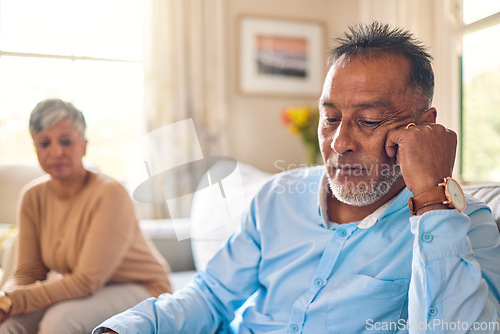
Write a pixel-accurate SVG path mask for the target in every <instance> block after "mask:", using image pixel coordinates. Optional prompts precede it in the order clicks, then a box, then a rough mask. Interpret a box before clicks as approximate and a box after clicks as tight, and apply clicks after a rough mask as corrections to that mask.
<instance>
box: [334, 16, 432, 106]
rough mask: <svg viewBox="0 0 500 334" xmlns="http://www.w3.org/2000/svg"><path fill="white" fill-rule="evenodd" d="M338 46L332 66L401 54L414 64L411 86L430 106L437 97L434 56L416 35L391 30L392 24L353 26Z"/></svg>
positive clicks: (410, 80) (375, 23)
mask: <svg viewBox="0 0 500 334" xmlns="http://www.w3.org/2000/svg"><path fill="white" fill-rule="evenodd" d="M335 42H336V44H337V45H336V46H335V47H334V48H332V49H331V50H330V51H329V54H328V64H329V65H332V64H333V63H335V62H336V61H337V60H339V59H340V58H341V57H344V59H343V61H344V62H348V61H349V60H350V59H351V58H354V57H364V58H367V59H369V58H370V57H377V56H381V55H387V54H399V55H402V56H403V57H405V58H406V59H407V60H408V62H409V64H410V77H409V78H408V79H409V82H408V85H409V86H410V87H412V86H413V87H415V88H416V89H417V92H419V93H421V94H422V95H423V96H425V97H426V98H428V101H429V107H430V104H431V102H432V98H433V95H434V72H433V70H432V66H431V61H432V56H431V55H430V54H429V53H428V52H427V48H426V47H425V46H423V44H422V42H421V41H420V40H418V39H416V38H414V37H413V34H411V33H410V32H408V31H407V30H403V29H401V28H391V27H390V26H389V25H388V24H381V23H380V22H377V21H375V22H372V23H370V24H358V25H355V26H351V27H349V31H347V32H346V33H345V35H344V37H339V38H336V39H335Z"/></svg>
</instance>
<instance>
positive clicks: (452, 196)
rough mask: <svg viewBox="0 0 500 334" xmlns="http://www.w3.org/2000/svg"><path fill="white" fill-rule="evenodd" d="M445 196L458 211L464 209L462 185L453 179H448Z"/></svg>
mask: <svg viewBox="0 0 500 334" xmlns="http://www.w3.org/2000/svg"><path fill="white" fill-rule="evenodd" d="M446 189H447V196H448V197H449V200H450V201H451V203H453V206H454V207H455V208H456V209H457V210H458V211H464V210H465V207H466V202H465V196H464V192H463V191H462V187H460V185H459V184H458V182H457V181H455V180H454V179H448V182H447V185H446Z"/></svg>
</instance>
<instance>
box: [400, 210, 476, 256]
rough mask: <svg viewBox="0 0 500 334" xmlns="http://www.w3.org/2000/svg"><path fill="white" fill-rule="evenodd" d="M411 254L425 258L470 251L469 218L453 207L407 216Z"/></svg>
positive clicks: (455, 254) (461, 253)
mask: <svg viewBox="0 0 500 334" xmlns="http://www.w3.org/2000/svg"><path fill="white" fill-rule="evenodd" d="M410 224H411V232H412V233H413V234H414V235H415V241H414V242H415V244H414V248H413V249H414V256H415V255H419V256H420V258H421V259H422V261H423V262H424V263H425V262H429V261H435V260H440V259H444V258H446V257H450V256H457V255H464V254H469V253H472V247H471V245H470V241H469V238H468V237H467V233H468V231H469V228H470V219H469V217H468V216H467V215H465V214H463V213H461V212H459V211H457V210H433V211H428V212H426V213H424V214H423V215H419V216H413V217H410Z"/></svg>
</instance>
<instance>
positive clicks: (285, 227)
mask: <svg viewBox="0 0 500 334" xmlns="http://www.w3.org/2000/svg"><path fill="white" fill-rule="evenodd" d="M337 42H338V45H337V46H336V47H335V48H334V49H332V50H331V51H330V55H329V59H330V64H331V67H330V70H329V72H328V75H327V77H326V79H325V83H324V88H323V92H322V95H321V98H320V100H319V109H320V122H319V128H318V135H319V139H320V145H321V152H322V155H323V159H324V163H325V165H324V166H317V167H311V168H304V169H296V170H292V171H289V172H284V173H281V174H278V175H276V176H274V177H272V179H271V180H270V181H269V182H268V183H267V184H265V185H264V186H263V187H262V189H261V190H260V191H259V193H258V194H257V195H256V197H255V198H254V199H253V201H252V203H251V205H250V207H249V208H248V210H247V212H246V214H245V215H244V217H243V219H242V226H241V231H239V232H237V233H236V234H234V235H233V236H232V237H231V238H230V239H229V240H228V241H227V243H226V244H225V245H224V247H222V248H221V249H220V251H219V252H218V253H217V254H216V255H215V256H214V257H213V259H212V260H211V261H210V262H209V264H208V266H207V269H206V270H205V271H203V272H200V273H199V275H198V276H197V277H196V278H195V279H194V280H193V282H192V283H191V284H190V285H189V286H188V287H187V288H184V289H182V290H180V291H178V292H176V293H174V294H173V295H170V294H164V295H162V296H160V297H159V298H158V299H154V298H151V299H148V300H146V301H144V302H142V303H140V304H138V305H137V306H135V307H134V308H132V309H130V310H128V311H126V312H124V313H121V314H119V315H116V316H115V317H113V318H111V319H109V320H107V321H106V322H104V323H103V324H102V325H101V327H100V328H98V329H96V331H95V333H101V332H103V331H107V332H110V333H112V331H115V332H117V333H120V334H124V333H178V332H179V333H215V332H226V331H229V330H230V329H231V328H232V329H233V330H235V331H239V333H264V332H265V333H270V332H272V333H285V332H286V333H312V334H317V333H364V332H379V333H388V332H391V333H392V332H398V333H408V332H410V333H444V332H456V333H462V332H480V333H494V332H495V331H500V328H499V327H498V319H499V310H500V306H499V294H500V291H499V289H500V237H499V232H498V229H497V226H496V225H495V222H494V220H493V218H492V216H491V213H490V210H489V208H488V207H487V206H486V205H484V204H482V203H480V202H478V201H476V200H474V199H473V198H471V197H467V198H466V197H464V195H463V192H462V191H461V188H460V186H459V185H458V183H456V182H455V181H454V180H453V179H451V178H450V177H451V175H452V171H453V164H454V159H455V152H456V142H457V139H456V134H455V133H454V132H453V131H451V130H449V129H446V128H445V127H444V126H442V125H439V124H436V123H435V122H436V115H437V111H436V109H435V108H433V107H431V102H432V96H433V87H434V75H433V71H432V68H431V62H430V61H431V57H430V55H429V54H428V53H427V51H426V49H425V48H424V47H423V46H422V45H421V43H420V42H419V41H417V40H415V39H414V37H413V36H412V35H411V34H410V33H409V32H407V31H404V30H401V29H393V28H391V27H389V26H387V25H382V24H380V23H377V22H374V23H372V24H369V25H358V26H353V27H351V28H350V30H349V31H348V32H346V34H345V36H344V37H343V38H339V39H337ZM312 185H316V186H312ZM299 189H302V190H303V189H307V190H308V191H305V192H304V191H298V190H299ZM252 295H253V297H252V298H253V299H252V302H251V303H247V304H246V306H245V307H246V308H245V310H244V312H243V315H242V320H241V322H239V324H237V325H235V324H234V323H233V324H232V326H231V325H230V322H231V321H232V319H233V317H234V313H235V310H237V309H238V308H239V307H240V306H241V305H242V304H243V303H244V302H245V301H247V299H248V298H249V297H250V296H252ZM106 328H107V329H106ZM111 330H112V331H111Z"/></svg>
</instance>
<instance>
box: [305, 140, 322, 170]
mask: <svg viewBox="0 0 500 334" xmlns="http://www.w3.org/2000/svg"><path fill="white" fill-rule="evenodd" d="M305 146H306V153H307V163H308V164H309V165H311V166H314V165H317V164H318V156H319V154H318V148H317V147H316V145H315V144H309V143H306V144H305Z"/></svg>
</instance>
